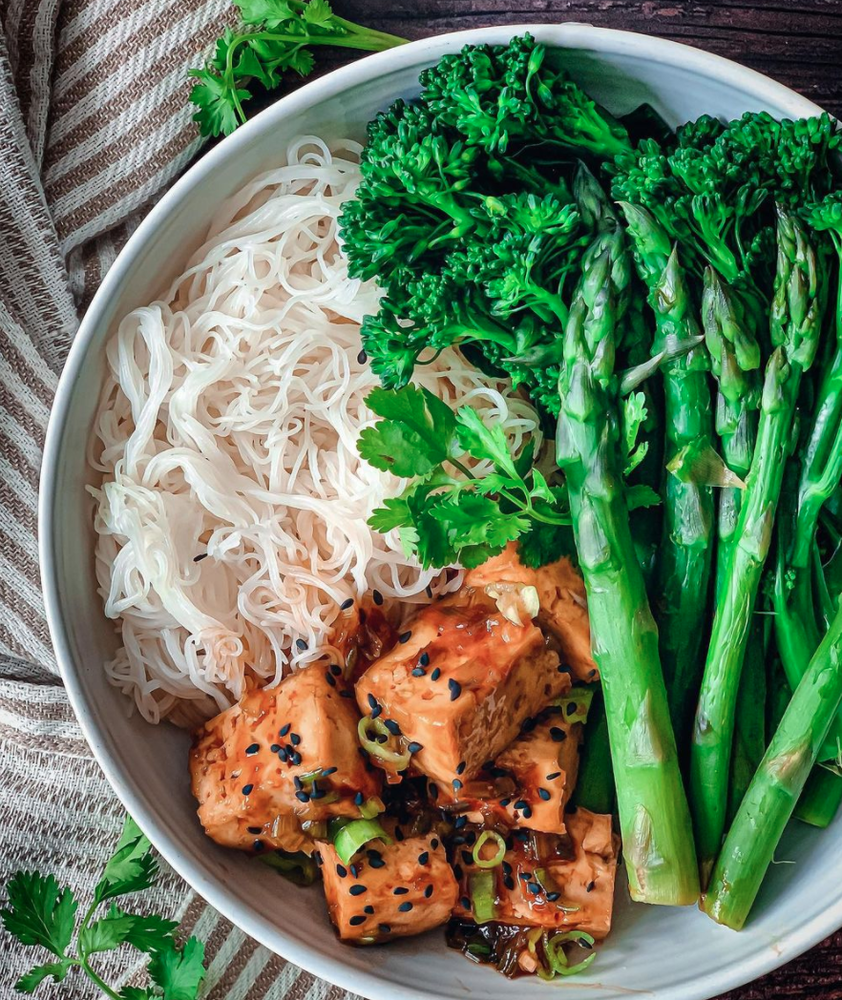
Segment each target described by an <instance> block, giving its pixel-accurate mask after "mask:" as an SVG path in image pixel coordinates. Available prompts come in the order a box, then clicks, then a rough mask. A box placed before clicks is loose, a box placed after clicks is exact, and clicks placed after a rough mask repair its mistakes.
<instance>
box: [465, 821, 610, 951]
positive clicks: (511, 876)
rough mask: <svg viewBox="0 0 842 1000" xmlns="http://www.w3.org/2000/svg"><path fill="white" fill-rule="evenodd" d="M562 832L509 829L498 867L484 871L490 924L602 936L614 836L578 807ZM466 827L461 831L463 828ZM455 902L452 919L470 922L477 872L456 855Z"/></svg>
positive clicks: (605, 930) (607, 924)
mask: <svg viewBox="0 0 842 1000" xmlns="http://www.w3.org/2000/svg"><path fill="white" fill-rule="evenodd" d="M565 822H566V826H567V834H566V835H565V836H564V837H556V836H552V835H547V834H538V835H534V834H528V833H527V832H526V831H525V830H515V831H513V832H512V833H511V834H510V836H509V838H508V841H507V843H508V844H509V845H510V846H509V849H508V850H507V851H506V855H505V857H504V859H503V863H502V864H501V865H499V866H498V867H496V868H491V869H485V870H484V871H485V872H491V873H492V877H493V878H494V880H495V891H496V900H497V902H496V910H495V916H494V920H495V921H496V922H499V923H503V924H512V925H515V926H521V927H546V928H550V929H554V930H581V931H586V932H587V933H588V934H591V935H593V937H594V938H597V939H599V938H604V937H605V936H606V934H608V932H609V930H610V929H611V915H612V910H613V905H614V878H615V875H616V872H617V850H618V846H619V841H618V838H617V837H615V836H614V834H613V832H612V829H611V817H610V816H603V815H598V814H596V813H591V812H588V810H586V809H578V810H576V811H575V812H572V813H568V815H567V817H566V819H565ZM466 829H467V828H466ZM461 860H462V862H463V864H461V865H460V866H459V870H458V874H459V875H460V876H461V884H460V893H459V901H458V903H457V905H456V907H455V909H454V916H456V917H460V918H462V919H474V914H473V911H472V908H471V906H470V901H471V882H472V876H474V877H476V876H477V873H478V872H480V869H479V868H478V867H477V866H476V865H474V864H473V863H470V864H469V863H468V862H469V861H471V858H470V855H469V852H467V851H463V852H462V854H461Z"/></svg>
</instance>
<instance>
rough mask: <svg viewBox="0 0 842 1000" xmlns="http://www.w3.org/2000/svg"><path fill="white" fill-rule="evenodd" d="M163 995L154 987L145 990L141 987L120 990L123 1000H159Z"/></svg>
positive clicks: (127, 987)
mask: <svg viewBox="0 0 842 1000" xmlns="http://www.w3.org/2000/svg"><path fill="white" fill-rule="evenodd" d="M160 996H161V994H160V993H159V992H158V991H157V990H156V989H155V987H154V986H149V987H147V988H146V989H143V988H142V987H140V986H124V987H123V988H122V990H120V997H121V1000H159V998H160Z"/></svg>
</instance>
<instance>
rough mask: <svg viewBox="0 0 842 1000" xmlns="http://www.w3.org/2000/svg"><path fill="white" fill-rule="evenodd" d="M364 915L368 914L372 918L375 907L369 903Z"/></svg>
mask: <svg viewBox="0 0 842 1000" xmlns="http://www.w3.org/2000/svg"><path fill="white" fill-rule="evenodd" d="M363 913H367V914H368V915H369V916H371V915H372V913H374V907H373V906H372V905H371V904H370V903H369V905H368V906H364V907H363Z"/></svg>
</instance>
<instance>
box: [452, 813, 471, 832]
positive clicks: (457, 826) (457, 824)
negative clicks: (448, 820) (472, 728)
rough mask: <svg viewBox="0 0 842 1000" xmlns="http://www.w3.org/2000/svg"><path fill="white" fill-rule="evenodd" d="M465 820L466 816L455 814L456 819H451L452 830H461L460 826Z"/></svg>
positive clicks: (466, 819) (466, 820)
mask: <svg viewBox="0 0 842 1000" xmlns="http://www.w3.org/2000/svg"><path fill="white" fill-rule="evenodd" d="M467 822H468V817H467V816H457V817H456V819H455V820H454V821H453V829H454V830H461V829H462V827H463V826H464V825H465V824H466V823H467Z"/></svg>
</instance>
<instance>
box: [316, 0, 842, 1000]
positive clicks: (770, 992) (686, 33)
mask: <svg viewBox="0 0 842 1000" xmlns="http://www.w3.org/2000/svg"><path fill="white" fill-rule="evenodd" d="M334 6H335V8H336V10H337V12H338V13H340V14H342V15H343V16H344V17H348V18H351V19H353V20H355V21H359V22H360V23H362V24H370V25H371V26H372V27H375V28H379V29H380V30H382V31H390V32H393V33H394V34H397V35H402V36H404V37H406V38H423V37H424V36H425V35H435V34H442V33H444V32H446V31H459V30H461V29H464V28H471V27H483V26H486V25H490V24H522V23H524V22H532V23H537V22H550V23H552V22H559V21H584V22H587V23H589V24H596V25H600V26H601V27H606V28H624V29H626V30H630V31H642V32H646V33H648V34H652V35H660V36H662V37H664V38H671V39H674V40H675V41H678V42H684V43H686V44H688V45H695V46H697V47H698V48H700V49H707V50H708V51H709V52H715V53H716V54H717V55H721V56H727V57H728V58H731V59H736V60H737V61H739V62H741V63H744V64H745V65H746V66H750V67H751V68H752V69H756V70H758V71H760V72H761V73H766V74H767V75H769V76H772V77H774V78H775V79H776V80H779V81H781V83H785V84H787V86H789V87H792V88H793V89H795V90H797V91H800V92H801V93H802V94H804V95H805V96H806V97H809V98H810V99H811V100H813V101H815V102H816V103H817V104H819V105H821V107H823V108H825V109H826V110H827V111H830V112H831V113H832V114H834V115H837V116H838V117H840V118H842V0H777V2H769V0H707V2H705V0H697V2H695V3H691V2H681V0H672V2H670V0H665V2H664V0H334ZM342 61H345V60H343V59H337V61H336V62H334V63H332V64H331V66H332V65H339V64H340V62H342ZM322 66H325V63H322ZM325 68H328V67H327V66H325ZM710 961H711V965H715V964H716V961H717V957H716V955H715V954H711V956H710ZM727 997H728V1000H772V998H776V1000H777V998H780V997H793V998H798V1000H842V931H839V932H838V933H837V934H834V935H833V937H830V938H828V939H827V940H826V941H823V942H822V943H821V944H820V945H818V946H817V947H815V948H814V949H813V950H812V951H810V952H808V953H807V954H806V955H803V956H802V957H801V958H799V959H796V960H795V961H794V962H791V963H790V964H789V965H787V966H785V967H784V968H782V969H780V970H779V971H778V972H775V973H772V974H771V975H769V976H765V977H764V978H763V979H760V980H758V981H757V982H755V983H752V984H751V985H750V986H745V987H743V988H742V989H740V990H735V991H733V992H732V993H729V994H727Z"/></svg>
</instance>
